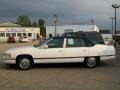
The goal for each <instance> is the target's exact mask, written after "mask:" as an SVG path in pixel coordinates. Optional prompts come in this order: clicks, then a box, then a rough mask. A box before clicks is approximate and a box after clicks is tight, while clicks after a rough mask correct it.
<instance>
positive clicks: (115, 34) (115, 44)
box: [114, 8, 116, 47]
mask: <svg viewBox="0 0 120 90" xmlns="http://www.w3.org/2000/svg"><path fill="white" fill-rule="evenodd" d="M114 46H115V47H116V8H115V45H114Z"/></svg>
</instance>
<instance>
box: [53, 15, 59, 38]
mask: <svg viewBox="0 0 120 90" xmlns="http://www.w3.org/2000/svg"><path fill="white" fill-rule="evenodd" d="M57 21H58V15H57V14H55V15H54V24H55V37H56V36H57V27H56V26H57Z"/></svg>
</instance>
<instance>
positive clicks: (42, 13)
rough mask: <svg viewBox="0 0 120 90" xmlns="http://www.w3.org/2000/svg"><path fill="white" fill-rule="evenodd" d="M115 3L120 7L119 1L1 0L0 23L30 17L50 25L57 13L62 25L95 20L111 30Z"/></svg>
mask: <svg viewBox="0 0 120 90" xmlns="http://www.w3.org/2000/svg"><path fill="white" fill-rule="evenodd" d="M114 3H117V4H119V5H120V1H119V0H0V21H5V20H13V19H16V17H18V16H20V15H28V16H30V17H31V18H33V19H34V18H35V19H37V18H39V17H43V18H45V20H46V22H47V23H48V24H49V23H50V22H52V23H53V15H54V14H55V13H56V14H58V16H59V20H60V22H61V23H68V22H71V23H72V22H73V23H75V22H80V23H82V22H86V21H90V20H91V19H92V18H94V19H95V21H96V23H97V25H98V26H100V27H105V28H110V27H111V26H110V24H111V22H110V19H109V18H110V17H112V16H114V9H113V8H112V7H111V5H112V4H114ZM117 15H118V19H120V9H117ZM11 18H12V19H11ZM118 21H120V20H118ZM118 23H119V22H118ZM118 28H119V29H120V27H118Z"/></svg>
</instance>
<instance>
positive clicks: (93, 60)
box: [84, 57, 97, 68]
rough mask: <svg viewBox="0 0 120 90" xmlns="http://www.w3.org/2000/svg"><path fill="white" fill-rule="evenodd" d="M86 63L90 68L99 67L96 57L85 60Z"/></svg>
mask: <svg viewBox="0 0 120 90" xmlns="http://www.w3.org/2000/svg"><path fill="white" fill-rule="evenodd" d="M84 63H85V65H86V66H87V67H88V68H94V67H96V65H97V60H96V58H95V57H89V58H86V59H85V62H84Z"/></svg>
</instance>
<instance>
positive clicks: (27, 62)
mask: <svg viewBox="0 0 120 90" xmlns="http://www.w3.org/2000/svg"><path fill="white" fill-rule="evenodd" d="M17 66H18V68H20V69H22V70H28V69H30V68H31V66H32V60H31V58H29V57H21V58H19V60H18V63H17Z"/></svg>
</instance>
